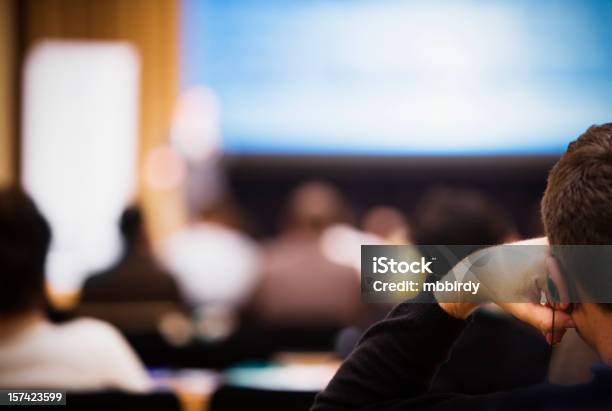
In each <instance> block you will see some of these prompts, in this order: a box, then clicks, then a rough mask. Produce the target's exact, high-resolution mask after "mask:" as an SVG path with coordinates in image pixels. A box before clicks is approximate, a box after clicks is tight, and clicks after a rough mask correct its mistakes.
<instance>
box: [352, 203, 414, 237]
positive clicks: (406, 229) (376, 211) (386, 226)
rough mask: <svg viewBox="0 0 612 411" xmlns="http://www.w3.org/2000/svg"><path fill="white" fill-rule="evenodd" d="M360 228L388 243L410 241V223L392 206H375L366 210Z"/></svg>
mask: <svg viewBox="0 0 612 411" xmlns="http://www.w3.org/2000/svg"><path fill="white" fill-rule="evenodd" d="M362 229H363V231H365V232H366V233H372V234H374V235H377V236H378V237H380V238H382V239H384V240H385V241H386V242H387V243H389V244H409V243H412V233H411V230H410V225H409V224H408V221H407V220H406V217H405V216H404V214H403V213H402V212H401V211H400V210H398V209H396V208H394V207H389V206H377V207H374V208H372V209H370V210H368V212H367V213H366V214H365V216H364V217H363V221H362Z"/></svg>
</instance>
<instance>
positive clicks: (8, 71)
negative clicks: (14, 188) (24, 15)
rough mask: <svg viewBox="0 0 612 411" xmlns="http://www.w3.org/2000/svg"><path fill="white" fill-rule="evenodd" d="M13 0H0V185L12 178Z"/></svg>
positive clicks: (13, 132)
mask: <svg viewBox="0 0 612 411" xmlns="http://www.w3.org/2000/svg"><path fill="white" fill-rule="evenodd" d="M14 9H15V7H14V2H13V0H0V62H1V63H0V186H2V185H5V184H10V183H11V182H12V181H13V174H14V173H13V171H14V162H13V157H14V150H15V144H14V139H15V127H14V123H15V117H16V110H15V75H14V74H15V73H14V68H15V66H16V64H15V35H14V34H15V32H14V29H15V26H14Z"/></svg>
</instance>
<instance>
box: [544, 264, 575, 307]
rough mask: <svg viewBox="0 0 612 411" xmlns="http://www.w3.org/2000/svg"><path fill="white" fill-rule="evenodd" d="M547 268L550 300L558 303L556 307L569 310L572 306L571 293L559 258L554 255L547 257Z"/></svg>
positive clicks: (548, 296)
mask: <svg viewBox="0 0 612 411" xmlns="http://www.w3.org/2000/svg"><path fill="white" fill-rule="evenodd" d="M546 268H547V271H548V278H549V285H548V288H549V289H548V290H547V294H546V296H547V298H548V299H549V301H554V302H555V303H556V308H557V309H558V310H561V311H567V310H568V309H569V307H570V304H571V301H570V300H569V293H568V288H567V284H566V282H565V277H564V276H563V273H562V271H561V266H560V265H559V262H558V261H557V259H556V258H555V257H553V256H548V257H546Z"/></svg>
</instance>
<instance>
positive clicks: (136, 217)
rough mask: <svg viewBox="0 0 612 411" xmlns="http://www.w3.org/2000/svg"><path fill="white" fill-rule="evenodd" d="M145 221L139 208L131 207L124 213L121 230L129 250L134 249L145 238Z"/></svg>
mask: <svg viewBox="0 0 612 411" xmlns="http://www.w3.org/2000/svg"><path fill="white" fill-rule="evenodd" d="M143 227H144V221H143V216H142V211H141V210H140V208H139V207H138V206H135V205H133V206H130V207H128V208H126V209H125V210H124V211H123V214H121V219H120V221H119V230H120V231H121V236H122V237H123V241H124V243H125V246H126V247H127V248H131V247H133V246H134V245H135V244H136V243H138V241H140V239H141V237H142V236H143V229H144V228H143Z"/></svg>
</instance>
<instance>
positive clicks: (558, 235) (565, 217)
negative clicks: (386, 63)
mask: <svg viewBox="0 0 612 411" xmlns="http://www.w3.org/2000/svg"><path fill="white" fill-rule="evenodd" d="M542 219H543V222H544V227H545V230H546V235H547V237H548V240H549V242H550V244H551V245H552V249H553V254H555V256H556V257H557V258H558V259H559V261H560V263H561V265H562V266H563V267H565V268H569V267H572V269H571V270H570V271H571V274H572V276H573V278H575V279H576V280H577V281H578V282H579V283H580V285H581V286H583V287H584V288H585V291H586V292H587V293H594V292H597V290H595V289H593V288H595V287H596V284H597V283H598V280H603V279H601V278H600V279H598V278H595V277H597V276H601V275H609V274H606V273H605V272H601V273H596V272H595V271H593V270H592V265H591V269H589V270H583V269H581V267H582V266H583V264H581V263H580V262H579V261H576V260H577V257H576V250H578V249H579V247H565V246H568V245H579V246H585V245H610V244H612V123H608V124H604V125H601V126H592V127H590V128H589V129H588V130H587V131H586V132H585V133H584V134H582V135H581V136H580V137H579V138H578V139H577V140H575V141H573V142H572V143H570V145H569V146H568V149H567V152H566V153H565V154H564V155H563V156H562V157H561V159H560V160H559V161H558V162H557V164H555V166H554V167H553V169H552V170H551V172H550V174H549V176H548V185H547V187H546V192H545V193H544V197H543V199H542ZM555 246H561V247H555ZM580 254H582V253H580ZM609 270H610V269H609V268H608V267H604V271H609ZM602 306H603V307H604V308H606V309H607V310H609V311H612V304H602Z"/></svg>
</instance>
